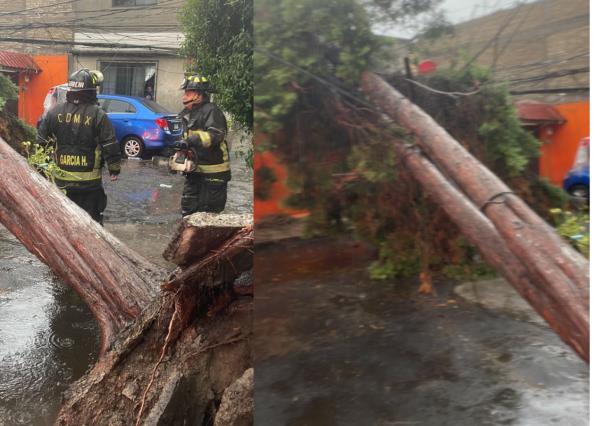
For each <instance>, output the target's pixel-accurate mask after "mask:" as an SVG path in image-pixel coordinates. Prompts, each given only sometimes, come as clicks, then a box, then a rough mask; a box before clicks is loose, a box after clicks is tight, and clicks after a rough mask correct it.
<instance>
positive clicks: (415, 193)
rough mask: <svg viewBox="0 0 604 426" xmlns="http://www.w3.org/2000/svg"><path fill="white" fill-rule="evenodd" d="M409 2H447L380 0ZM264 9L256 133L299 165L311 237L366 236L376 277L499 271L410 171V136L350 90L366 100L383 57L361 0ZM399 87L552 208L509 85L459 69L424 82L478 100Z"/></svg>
mask: <svg viewBox="0 0 604 426" xmlns="http://www.w3.org/2000/svg"><path fill="white" fill-rule="evenodd" d="M402 3H406V4H407V5H412V4H417V5H419V3H422V4H426V5H427V4H428V3H430V4H434V3H437V2H430V1H426V2H406V1H404V0H401V1H396V0H394V1H390V0H388V1H386V2H379V3H375V4H376V5H377V6H379V7H382V6H384V7H385V8H386V9H388V8H390V7H392V5H396V4H398V5H400V4H402ZM373 12H375V11H370V14H371V13H373ZM255 13H256V17H255V34H256V49H257V50H256V55H255V61H256V62H255V67H254V72H255V83H256V84H255V88H256V92H255V93H256V96H255V118H256V121H255V126H256V128H257V129H258V130H260V131H262V132H266V133H268V134H269V135H268V136H269V137H268V138H267V139H268V140H267V142H266V145H268V146H271V149H273V150H275V151H277V152H278V153H279V155H280V157H281V158H282V159H283V160H284V161H285V162H286V163H287V166H288V171H289V182H288V186H289V187H290V189H292V190H293V191H294V192H295V195H294V196H293V197H291V199H290V200H289V202H290V206H293V207H296V208H306V209H308V210H310V211H311V217H310V219H309V223H310V225H311V227H312V231H311V232H326V233H330V232H333V230H334V229H341V230H349V229H351V228H352V229H354V231H355V232H356V233H357V234H358V235H359V236H360V237H361V238H362V239H364V240H365V241H368V242H371V243H372V244H374V245H375V246H376V247H377V248H378V254H379V258H378V261H377V262H376V263H374V264H373V265H372V266H371V268H370V272H371V275H372V276H373V277H374V278H388V277H392V276H407V275H410V274H416V273H417V272H419V271H422V272H428V275H430V273H432V272H442V271H443V269H445V272H447V273H448V274H452V275H453V276H456V277H461V276H462V275H464V276H468V277H469V276H481V275H483V274H489V273H491V272H492V271H491V270H490V268H488V267H487V266H485V265H484V263H483V262H479V261H477V256H476V251H475V249H473V248H472V247H470V246H469V244H468V243H467V242H466V241H465V239H464V238H463V237H461V236H460V233H459V230H458V229H457V227H456V226H455V225H454V224H453V223H452V222H451V221H450V219H449V218H448V217H447V215H446V214H445V213H444V211H443V210H442V209H441V208H440V207H438V205H436V204H435V203H433V202H432V201H431V200H430V199H428V198H427V197H426V195H425V194H424V193H423V191H422V190H421V187H420V186H419V185H418V184H417V183H416V182H415V181H414V180H413V178H412V177H411V176H410V174H409V173H408V172H407V171H406V170H405V169H404V167H402V165H401V163H399V161H398V157H399V156H398V154H397V153H396V152H395V151H394V149H393V146H394V142H395V141H400V140H401V138H403V139H404V138H406V136H405V133H404V132H403V131H401V130H400V128H397V127H393V126H391V125H389V124H386V123H384V122H383V121H382V119H381V117H380V116H379V115H376V114H374V113H373V112H372V111H371V110H370V109H368V108H366V105H364V104H362V103H360V102H357V101H355V100H351V97H350V96H346V95H344V94H343V93H342V92H343V90H346V91H347V92H348V94H353V95H354V96H356V97H359V96H360V95H359V94H358V92H357V91H356V88H357V86H358V80H359V76H360V74H361V72H363V71H365V70H366V69H368V68H369V67H370V65H371V64H372V63H373V60H374V54H375V53H376V52H378V51H379V45H378V41H377V40H376V38H374V37H373V36H372V35H371V32H370V25H371V19H372V18H371V16H370V14H368V13H367V11H366V9H364V8H363V7H361V6H360V3H359V2H358V1H355V0H342V1H339V2H322V1H319V0H301V1H295V0H285V1H276V0H258V1H256V2H255ZM409 16H413V15H412V14H411V15H409ZM311 74H312V75H311ZM313 76H315V77H318V78H319V79H320V80H317V78H313ZM389 82H390V83H391V84H392V85H394V86H395V87H396V88H397V89H398V90H400V91H401V92H403V93H404V94H406V95H407V96H408V97H410V98H411V99H412V101H413V102H415V103H416V104H418V105H419V106H420V107H422V108H423V109H424V110H425V111H426V112H427V113H428V114H430V115H431V116H432V117H434V118H435V119H436V121H437V122H439V124H440V125H441V126H443V127H444V128H445V129H446V130H447V131H448V132H449V133H451V134H452V135H453V137H454V138H455V139H457V140H458V141H460V142H462V143H463V144H464V146H465V147H466V148H467V149H469V150H470V151H471V152H472V153H473V154H474V155H475V156H476V157H477V158H478V159H479V160H480V161H482V162H483V163H485V165H486V166H487V167H489V168H490V169H491V170H493V171H494V172H495V173H496V174H497V175H499V176H500V177H501V178H502V179H503V180H504V181H506V182H507V183H508V184H509V185H510V187H511V188H512V189H513V190H515V191H516V192H517V193H518V194H519V195H520V196H521V197H522V198H525V199H527V198H528V199H531V197H533V192H532V191H533V190H534V189H535V188H538V189H539V191H538V192H539V196H538V197H534V198H533V199H534V200H537V201H539V202H541V203H543V206H545V207H547V208H549V207H551V204H550V203H551V200H550V198H551V197H550V195H551V194H548V191H549V186H548V185H549V184H547V183H546V182H541V181H538V179H537V178H536V176H534V175H533V174H531V173H530V172H529V171H528V166H529V164H530V163H531V161H532V160H533V159H534V158H536V157H537V155H538V154H539V142H538V141H537V140H536V139H535V138H533V137H532V136H531V135H530V134H529V133H527V132H525V131H524V130H523V129H522V127H521V125H520V122H519V120H518V119H517V118H516V113H515V110H514V107H513V105H512V103H511V102H510V99H509V97H508V94H507V91H506V89H505V88H503V87H496V86H494V85H492V84H490V75H489V72H488V71H487V70H484V69H480V68H476V67H466V68H463V69H459V68H452V69H450V70H442V71H439V72H437V73H435V74H431V75H430V76H429V77H427V78H426V79H425V80H422V83H424V84H426V85H428V86H431V87H434V88H435V89H438V90H441V91H446V92H476V93H475V94H473V95H471V96H462V97H456V98H454V97H450V96H443V95H442V94H436V93H433V92H429V91H425V90H424V89H420V88H418V87H417V86H412V85H411V84H410V83H408V82H407V81H405V79H404V78H403V76H402V75H400V74H399V75H397V76H391V78H389ZM477 89H480V90H477ZM407 142H408V143H412V142H413V140H412V138H409V139H408V140H407ZM552 193H553V191H552Z"/></svg>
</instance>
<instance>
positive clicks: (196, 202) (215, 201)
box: [181, 173, 227, 216]
mask: <svg viewBox="0 0 604 426" xmlns="http://www.w3.org/2000/svg"><path fill="white" fill-rule="evenodd" d="M226 200H227V182H226V181H225V180H222V179H215V178H208V177H207V176H205V175H203V174H201V173H189V174H187V175H186V180H185V186H184V189H183V192H182V198H181V208H182V215H183V216H188V215H190V214H193V213H195V212H212V213H220V212H221V211H223V210H224V206H225V205H226Z"/></svg>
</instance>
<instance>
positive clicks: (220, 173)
mask: <svg viewBox="0 0 604 426" xmlns="http://www.w3.org/2000/svg"><path fill="white" fill-rule="evenodd" d="M180 116H181V117H182V119H183V123H184V129H185V134H184V137H185V138H187V140H189V141H193V142H192V143H191V147H192V148H193V149H194V150H195V152H196V154H197V168H196V170H195V172H193V173H203V174H209V175H211V176H210V177H212V178H218V179H221V180H225V181H228V180H230V179H231V166H230V162H229V148H228V144H227V141H226V135H227V123H226V118H225V116H224V114H223V113H222V111H220V109H219V108H218V107H217V106H216V105H215V104H213V103H211V102H204V103H202V104H200V105H197V106H195V107H193V109H191V110H188V109H185V110H183V111H182V112H181V113H180Z"/></svg>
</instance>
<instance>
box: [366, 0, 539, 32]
mask: <svg viewBox="0 0 604 426" xmlns="http://www.w3.org/2000/svg"><path fill="white" fill-rule="evenodd" d="M535 1H537V0H444V1H443V2H442V4H441V6H440V8H441V9H443V10H444V11H445V15H446V17H447V19H448V20H449V21H450V22H451V23H453V24H457V23H459V22H464V21H469V20H471V19H474V18H478V17H480V16H484V15H488V14H490V13H493V12H495V11H497V10H501V9H509V8H511V7H513V6H514V5H516V4H522V3H533V2H535ZM374 31H375V32H376V33H377V34H383V35H391V36H395V37H404V38H407V37H412V36H413V35H414V34H413V33H410V32H405V31H404V30H401V29H400V28H375V29H374Z"/></svg>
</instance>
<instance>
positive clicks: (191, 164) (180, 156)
mask: <svg viewBox="0 0 604 426" xmlns="http://www.w3.org/2000/svg"><path fill="white" fill-rule="evenodd" d="M174 148H176V152H175V153H174V155H172V156H171V157H170V161H169V162H168V167H169V168H170V172H171V173H177V172H181V173H190V172H193V171H195V169H196V168H197V153H196V152H195V150H194V149H192V148H189V146H188V145H187V143H186V142H176V143H175V144H174Z"/></svg>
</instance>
